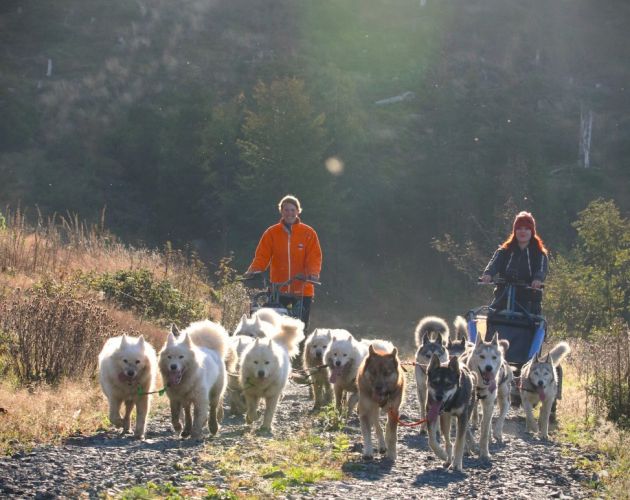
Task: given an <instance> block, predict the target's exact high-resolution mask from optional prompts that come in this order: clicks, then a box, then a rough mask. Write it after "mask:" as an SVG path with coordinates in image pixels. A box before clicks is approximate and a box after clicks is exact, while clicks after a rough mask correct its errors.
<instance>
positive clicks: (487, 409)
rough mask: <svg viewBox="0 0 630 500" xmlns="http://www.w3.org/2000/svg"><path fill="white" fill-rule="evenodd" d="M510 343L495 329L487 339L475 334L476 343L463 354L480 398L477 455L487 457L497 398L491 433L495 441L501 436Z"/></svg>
mask: <svg viewBox="0 0 630 500" xmlns="http://www.w3.org/2000/svg"><path fill="white" fill-rule="evenodd" d="M509 346H510V343H509V342H508V341H507V340H504V339H502V340H499V334H498V333H496V332H495V334H494V337H492V340H491V341H490V342H485V341H484V340H483V338H482V336H481V335H477V340H476V342H475V347H474V348H473V349H472V350H470V351H468V352H466V353H465V355H464V358H465V361H466V363H467V365H468V368H469V369H470V371H471V372H472V373H473V375H474V377H475V391H476V394H477V398H478V399H479V400H480V401H481V408H482V419H481V427H480V432H479V456H480V457H481V458H483V459H486V460H488V459H490V451H489V445H490V428H491V426H492V414H493V412H494V403H495V401H496V400H497V399H498V400H499V417H498V418H497V420H496V422H495V424H494V428H493V435H494V438H495V439H496V440H497V441H498V442H502V440H503V423H504V422H505V417H506V416H507V412H508V410H509V409H510V386H511V384H512V379H513V375H512V369H511V368H510V365H508V363H507V361H505V358H504V354H505V352H506V351H507V349H508V347H509Z"/></svg>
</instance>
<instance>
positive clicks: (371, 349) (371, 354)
mask: <svg viewBox="0 0 630 500" xmlns="http://www.w3.org/2000/svg"><path fill="white" fill-rule="evenodd" d="M368 352H369V353H370V356H375V355H376V351H375V350H374V346H373V345H372V344H370V347H369V349H368Z"/></svg>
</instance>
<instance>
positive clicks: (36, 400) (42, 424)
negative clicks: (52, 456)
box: [0, 380, 108, 455]
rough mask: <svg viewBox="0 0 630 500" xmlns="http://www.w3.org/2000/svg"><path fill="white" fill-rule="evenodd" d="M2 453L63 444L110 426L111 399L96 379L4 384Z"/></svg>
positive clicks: (0, 397) (0, 400)
mask: <svg viewBox="0 0 630 500" xmlns="http://www.w3.org/2000/svg"><path fill="white" fill-rule="evenodd" d="M0 405H1V407H2V409H3V410H2V411H1V412H0V454H1V455H9V454H12V453H15V452H16V451H20V450H28V449H30V448H32V447H33V446H35V445H39V444H59V443H60V442H61V441H62V440H63V439H64V438H66V437H68V436H71V435H76V434H91V433H93V432H95V431H96V430H98V429H102V428H104V427H106V426H108V421H107V416H106V415H107V403H106V401H105V399H104V397H103V393H102V392H101V390H100V387H98V385H97V384H96V383H95V382H93V381H89V380H86V381H83V382H73V381H64V382H62V383H60V384H59V385H58V386H56V387H50V386H46V385H40V386H37V387H35V388H31V389H24V388H20V389H16V388H14V387H11V386H10V385H8V384H6V383H2V384H0Z"/></svg>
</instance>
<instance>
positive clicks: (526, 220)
mask: <svg viewBox="0 0 630 500" xmlns="http://www.w3.org/2000/svg"><path fill="white" fill-rule="evenodd" d="M519 227H526V228H527V229H529V230H530V231H531V232H532V239H531V240H530V241H529V244H530V245H531V244H532V243H533V244H534V245H535V246H536V248H538V250H540V251H541V252H542V253H543V254H545V255H547V249H546V248H545V244H544V243H543V240H542V239H541V238H540V236H538V235H537V234H536V219H534V216H533V215H532V214H530V213H529V212H525V211H523V212H519V213H518V214H516V217H514V223H513V224H512V234H511V235H510V236H508V238H507V239H506V240H505V241H504V242H503V243H501V248H506V249H507V248H508V247H509V246H510V245H517V244H518V242H517V241H516V230H517V229H518V228H519Z"/></svg>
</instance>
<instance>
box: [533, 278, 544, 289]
mask: <svg viewBox="0 0 630 500" xmlns="http://www.w3.org/2000/svg"><path fill="white" fill-rule="evenodd" d="M542 285H543V284H542V281H540V280H534V281H532V288H535V289H536V290H540V289H541V288H542Z"/></svg>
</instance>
